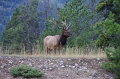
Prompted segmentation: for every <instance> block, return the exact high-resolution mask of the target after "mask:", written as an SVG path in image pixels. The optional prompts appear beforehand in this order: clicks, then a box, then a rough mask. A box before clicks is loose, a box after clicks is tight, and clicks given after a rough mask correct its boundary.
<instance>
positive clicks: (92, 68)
mask: <svg viewBox="0 0 120 79" xmlns="http://www.w3.org/2000/svg"><path fill="white" fill-rule="evenodd" d="M106 61H107V60H103V59H99V58H96V59H81V58H48V57H47V58H46V57H17V56H0V79H23V78H22V77H17V78H13V77H12V76H11V75H10V73H9V72H10V69H11V68H12V67H13V66H19V65H21V64H25V65H28V66H32V67H34V68H37V69H38V70H40V71H42V72H44V76H43V77H42V78H31V79H114V74H112V73H110V72H106V71H105V69H102V68H101V67H100V65H101V63H102V62H106Z"/></svg>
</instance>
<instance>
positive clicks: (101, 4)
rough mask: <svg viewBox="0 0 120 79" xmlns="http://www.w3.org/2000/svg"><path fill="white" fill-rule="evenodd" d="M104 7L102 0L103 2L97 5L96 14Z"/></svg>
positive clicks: (104, 3)
mask: <svg viewBox="0 0 120 79" xmlns="http://www.w3.org/2000/svg"><path fill="white" fill-rule="evenodd" d="M105 6H106V2H105V0H104V1H101V2H99V4H97V6H96V8H95V10H96V11H97V12H98V11H100V10H102V9H103V7H105Z"/></svg>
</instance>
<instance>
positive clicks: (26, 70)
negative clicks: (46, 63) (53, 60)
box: [10, 65, 43, 78]
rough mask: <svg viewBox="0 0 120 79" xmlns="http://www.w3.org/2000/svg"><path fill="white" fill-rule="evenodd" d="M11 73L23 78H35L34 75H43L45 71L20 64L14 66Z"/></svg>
mask: <svg viewBox="0 0 120 79" xmlns="http://www.w3.org/2000/svg"><path fill="white" fill-rule="evenodd" d="M10 74H11V75H12V76H13V77H18V76H22V77H23V78H33V77H42V76H43V72H40V71H38V70H37V69H35V68H32V67H30V66H27V65H20V66H15V67H12V68H11V70H10Z"/></svg>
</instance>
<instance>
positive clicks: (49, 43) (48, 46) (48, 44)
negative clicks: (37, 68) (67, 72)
mask: <svg viewBox="0 0 120 79" xmlns="http://www.w3.org/2000/svg"><path fill="white" fill-rule="evenodd" d="M59 39H60V35H55V36H47V37H45V39H44V47H45V51H46V52H47V53H48V52H49V50H56V48H58V47H59V46H58V41H59Z"/></svg>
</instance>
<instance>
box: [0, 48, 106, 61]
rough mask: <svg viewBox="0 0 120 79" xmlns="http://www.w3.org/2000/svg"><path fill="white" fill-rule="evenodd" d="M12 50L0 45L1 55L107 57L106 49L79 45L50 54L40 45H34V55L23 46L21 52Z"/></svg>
mask: <svg viewBox="0 0 120 79" xmlns="http://www.w3.org/2000/svg"><path fill="white" fill-rule="evenodd" d="M9 51H10V50H6V52H3V51H2V49H1V47H0V55H1V56H24V57H52V58H57V57H62V58H68V57H72V58H88V59H89V58H106V54H105V51H104V50H103V49H100V48H90V47H86V48H82V47H81V48H80V47H79V48H78V47H72V48H70V47H66V48H64V49H63V50H62V52H61V53H59V52H58V51H57V52H56V54H55V53H54V52H53V51H51V52H50V54H46V53H45V52H44V50H42V49H41V48H40V47H34V48H33V49H32V55H31V54H28V53H27V52H26V51H25V50H24V47H23V50H21V52H19V53H18V52H15V51H13V53H12V54H11V53H9Z"/></svg>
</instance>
